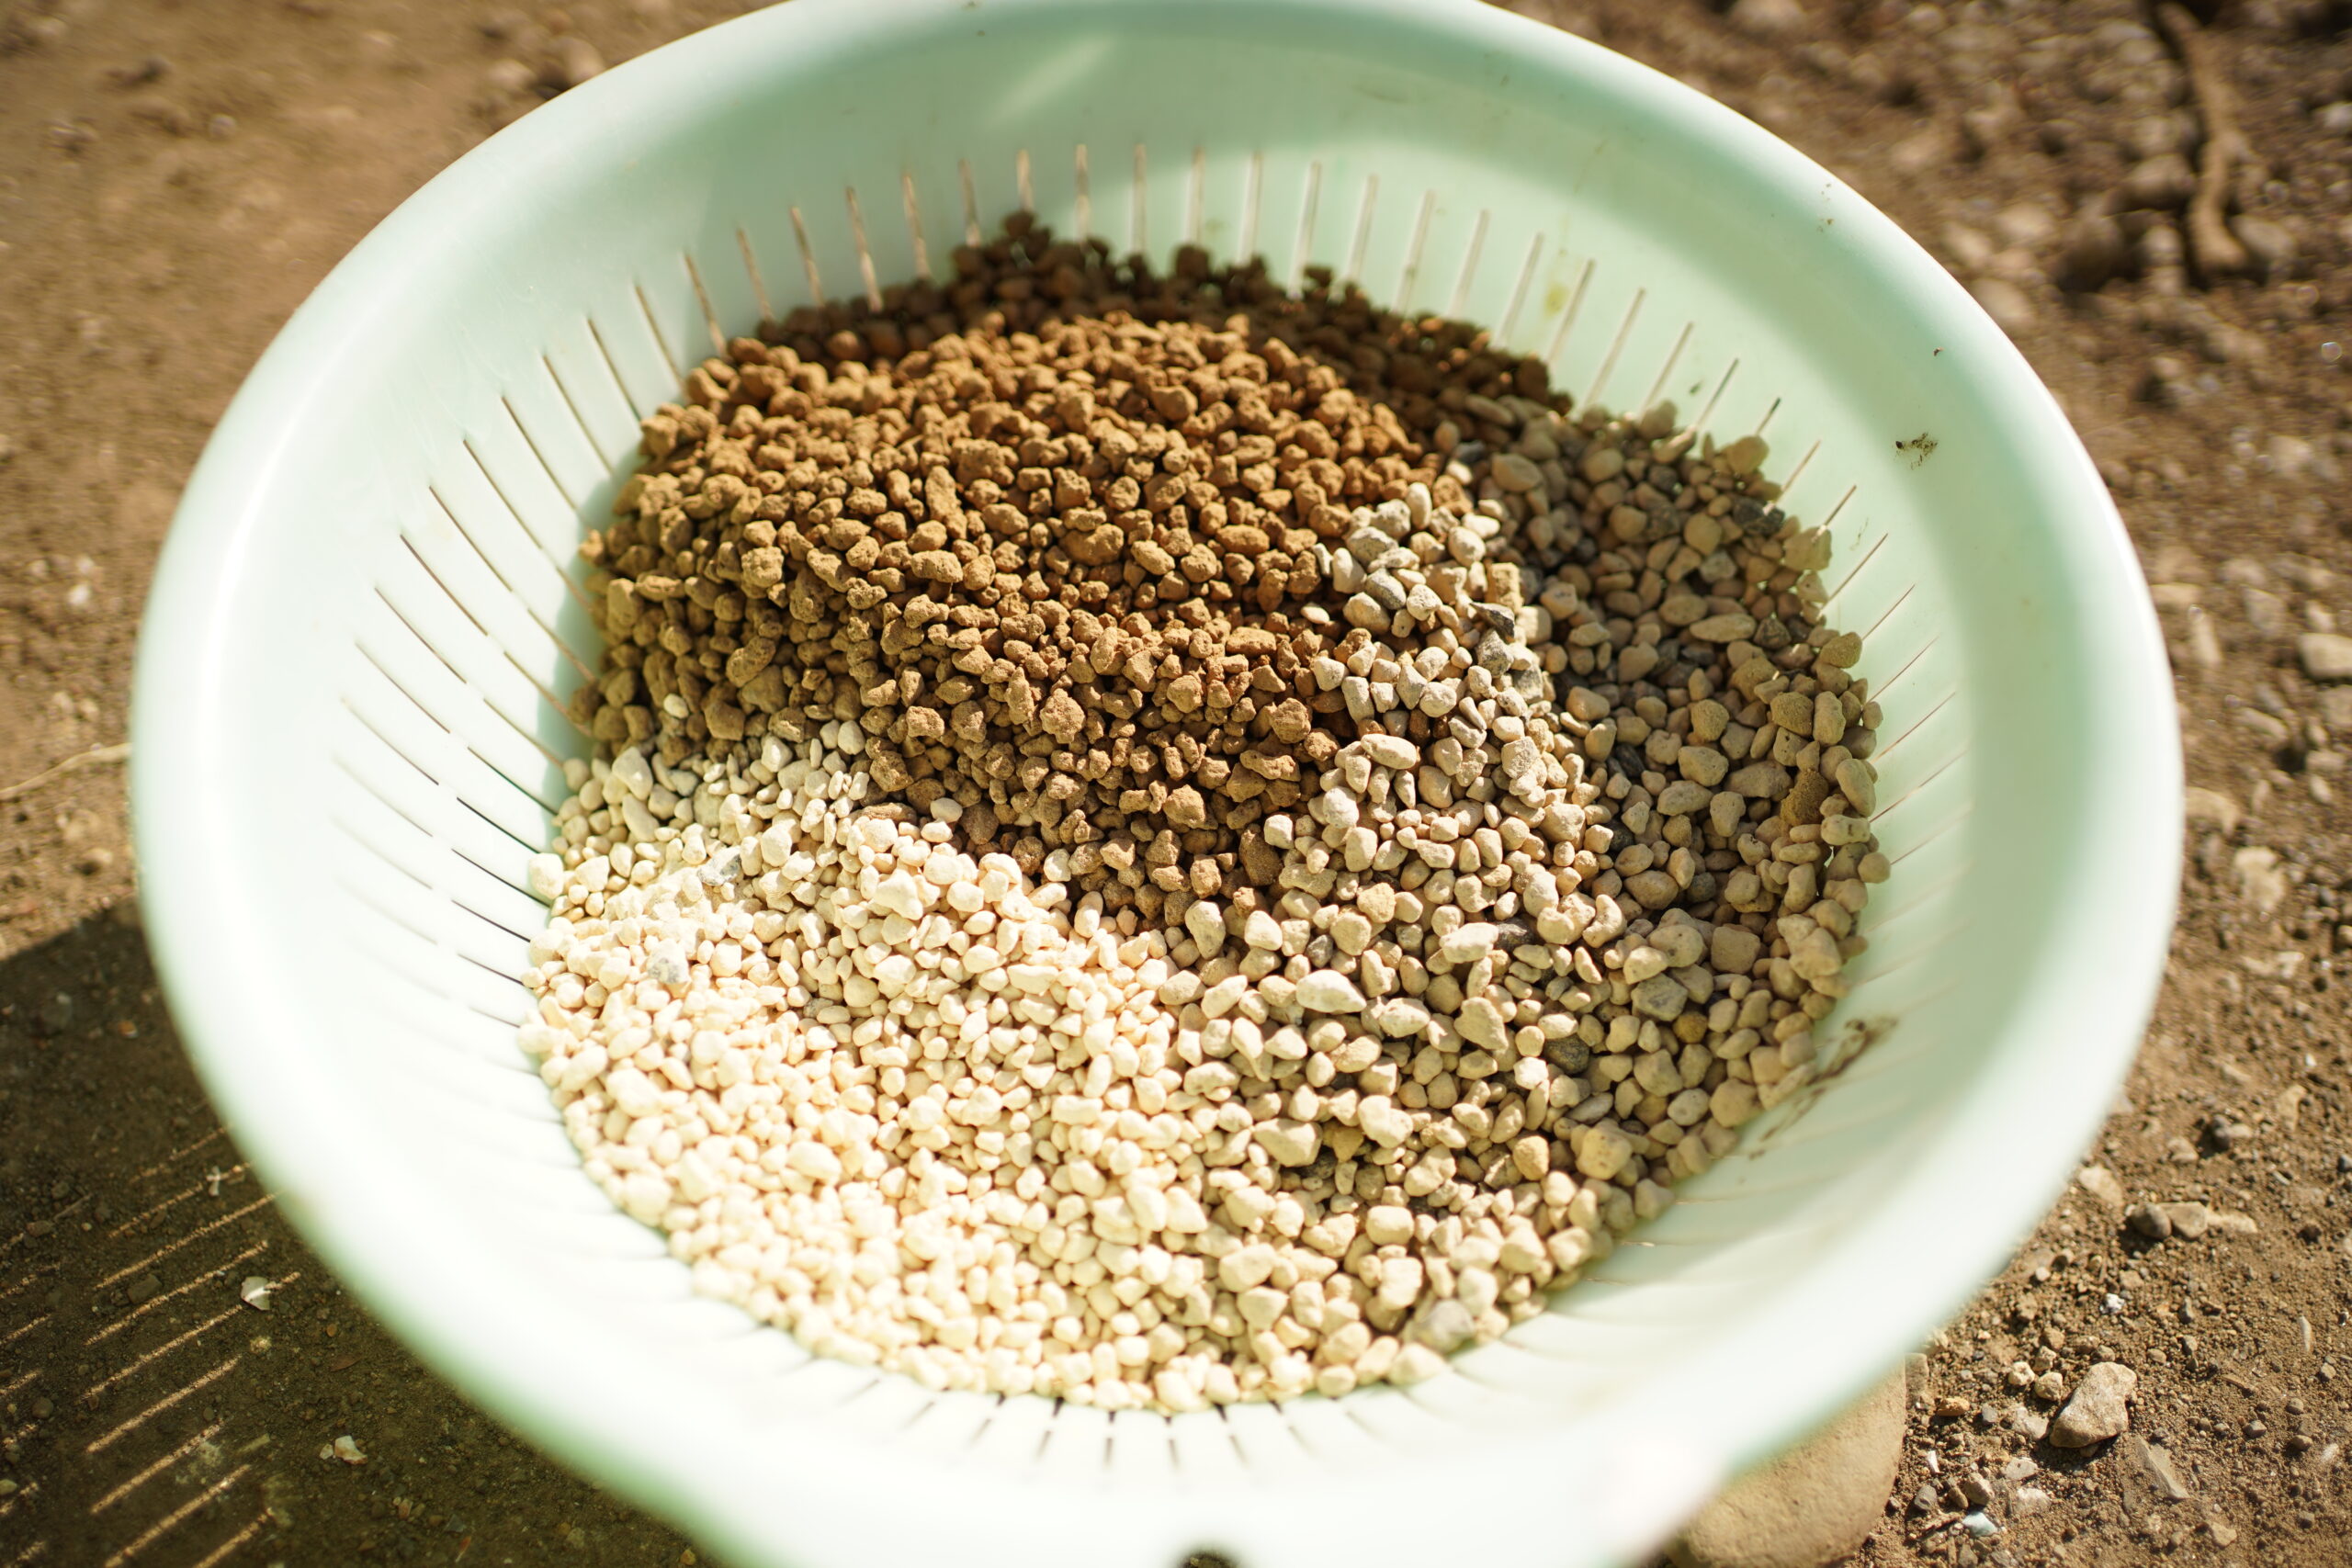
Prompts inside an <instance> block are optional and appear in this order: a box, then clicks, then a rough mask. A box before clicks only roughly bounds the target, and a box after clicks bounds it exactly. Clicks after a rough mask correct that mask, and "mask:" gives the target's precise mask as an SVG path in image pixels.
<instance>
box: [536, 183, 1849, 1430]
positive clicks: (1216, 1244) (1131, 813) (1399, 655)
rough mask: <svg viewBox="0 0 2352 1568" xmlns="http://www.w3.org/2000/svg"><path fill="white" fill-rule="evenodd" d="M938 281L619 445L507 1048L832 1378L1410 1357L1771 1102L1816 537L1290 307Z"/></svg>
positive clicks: (1720, 470) (1437, 352) (1449, 327)
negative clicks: (537, 910) (566, 788)
mask: <svg viewBox="0 0 2352 1568" xmlns="http://www.w3.org/2000/svg"><path fill="white" fill-rule="evenodd" d="M643 449H644V454H645V457H646V464H645V468H644V469H643V471H642V472H641V473H639V474H637V475H635V476H633V477H632V478H631V479H629V480H628V484H627V485H626V487H625V488H624V490H623V491H622V493H621V496H620V498H619V501H618V502H617V504H616V513H617V514H618V520H617V521H616V523H615V524H614V525H612V526H611V527H610V528H608V529H606V530H605V531H603V532H602V533H598V534H594V535H592V536H590V537H589V539H588V541H587V543H586V545H585V547H584V553H585V554H586V556H587V557H588V558H589V560H590V561H591V562H592V563H593V565H594V580H595V588H596V591H597V593H598V594H599V595H600V597H599V599H598V602H597V603H598V607H599V613H600V618H601V621H602V623H603V626H604V629H605V633H606V635H607V637H608V639H609V648H608V650H607V653H606V655H605V665H604V669H603V671H602V674H601V678H600V679H599V680H598V681H597V682H595V683H594V685H592V686H589V687H586V688H583V690H582V693H581V695H580V698H579V701H578V704H577V716H578V717H579V718H580V720H581V721H582V724H583V725H584V726H586V727H587V728H588V729H589V731H590V732H591V733H592V734H593V735H594V738H595V740H596V741H597V743H598V759H597V760H596V761H594V763H593V764H592V763H573V764H571V786H572V788H573V790H574V792H575V793H574V794H573V795H572V796H571V798H570V799H569V800H567V801H566V802H565V804H564V806H563V807H562V810H561V812H560V817H559V822H560V829H561V834H562V840H561V842H560V845H559V846H558V847H557V850H556V852H552V853H549V854H546V855H542V856H540V857H538V858H537V859H536V860H535V861H534V862H533V863H532V867H531V876H532V881H533V886H534V890H535V891H536V892H537V893H538V894H539V895H540V896H542V897H546V898H548V900H549V903H550V906H551V908H550V918H549V921H548V929H547V931H545V932H544V933H543V934H542V935H541V936H540V937H539V938H538V939H537V942H535V943H534V945H533V949H532V954H531V956H532V961H533V964H534V967H533V969H532V971H531V973H530V974H529V976H527V978H528V982H529V984H530V986H531V987H532V989H533V990H534V991H535V993H536V994H537V998H538V1016H537V1021H535V1022H533V1023H532V1024H531V1025H529V1026H528V1027H527V1028H526V1030H525V1031H524V1037H523V1043H524V1045H525V1047H526V1050H528V1051H529V1052H530V1053H531V1054H532V1055H534V1056H535V1057H537V1059H538V1060H539V1061H540V1063H541V1076H542V1077H544V1078H545V1080H546V1081H547V1082H548V1085H549V1086H550V1087H551V1088H552V1089H553V1090H554V1093H555V1098H556V1100H557V1103H558V1105H559V1106H560V1108H561V1111H562V1115H563V1119H564V1122H565V1125H566V1127H567V1128H568V1129H569V1130H570V1132H571V1135H572V1137H573V1139H574V1141H575V1142H576V1143H577V1144H578V1145H580V1147H581V1149H582V1153H583V1155H584V1156H585V1159H586V1163H587V1168H588V1169H589V1171H590V1173H591V1174H592V1175H593V1176H594V1178H595V1179H596V1180H597V1181H598V1182H599V1183H600V1184H602V1185H603V1186H604V1187H605V1189H606V1190H607V1191H609V1192H611V1193H612V1195H613V1196H614V1198H615V1199H616V1201H618V1202H619V1203H621V1204H622V1206H623V1207H625V1208H626V1209H627V1210H628V1212H629V1213H631V1214H634V1215H635V1216H637V1217H638V1218H639V1219H641V1220H643V1221H645V1222H646V1223H648V1224H656V1225H659V1226H661V1227H662V1229H663V1230H664V1231H666V1232H667V1233H668V1235H669V1237H670V1244H671V1248H672V1250H673V1252H674V1253H675V1254H676V1255H677V1256H679V1257H680V1258H684V1259H685V1260H687V1261H688V1262H690V1263H691V1264H692V1266H693V1269H694V1276H695V1282H696V1284H697V1285H698V1286H699V1287H700V1288H701V1289H703V1290H704V1291H706V1292H709V1293H711V1294H714V1295H717V1296H720V1297H723V1298H726V1299H728V1300H731V1301H735V1302H739V1303H742V1304H743V1305H744V1306H746V1307H747V1308H748V1309H749V1310H751V1311H752V1313H754V1314H757V1315H758V1316H760V1317H762V1318H764V1319H767V1320H770V1321H773V1322H776V1323H779V1324H782V1325H785V1326H786V1327H788V1328H790V1329H792V1330H793V1331H794V1332H795V1333H796V1334H797V1335H798V1336H799V1337H801V1338H802V1339H803V1340H804V1341H805V1342H806V1343H808V1344H809V1346H810V1347H811V1348H814V1349H816V1350H818V1351H820V1353H823V1354H827V1355H831V1356H837V1357H841V1358H843V1359H850V1360H855V1361H860V1362H865V1363H870V1364H879V1365H882V1366H887V1367H889V1368H892V1369H895V1370H898V1371H904V1372H907V1373H909V1374H910V1375H912V1376H915V1377H917V1378H919V1379H921V1380H922V1381H923V1382H926V1383H928V1384H930V1385H931V1386H933V1387H951V1388H970V1389H988V1390H992V1391H997V1392H1003V1393H1032V1392H1034V1393H1047V1394H1053V1395H1057V1396H1059V1397H1063V1398H1068V1399H1072V1400H1077V1401H1080V1402H1088V1403H1093V1404H1102V1405H1104V1406H1107V1407H1110V1408H1123V1407H1132V1406H1149V1407H1155V1408H1161V1409H1170V1410H1185V1409H1195V1408H1199V1407H1202V1406H1204V1405H1205V1404H1216V1403H1224V1402H1228V1401H1233V1400H1237V1399H1248V1398H1258V1397H1284V1396H1289V1395H1293V1394H1297V1393H1304V1392H1306V1391H1308V1390H1310V1389H1312V1390H1317V1391H1319V1392H1321V1393H1326V1394H1334V1395H1336V1394H1340V1393H1346V1392H1348V1391H1349V1390H1351V1389H1352V1388H1355V1387H1358V1386H1361V1385H1363V1384H1365V1383H1369V1382H1380V1381H1383V1380H1387V1381H1395V1382H1411V1381H1415V1380H1418V1379H1419V1378H1424V1377H1427V1376H1430V1375H1431V1374H1432V1373H1433V1372H1435V1371H1438V1370H1440V1369H1441V1368H1442V1365H1443V1362H1442V1356H1443V1354H1444V1353H1446V1352H1449V1351H1452V1350H1453V1349H1455V1348H1459V1347H1462V1346H1464V1345H1467V1344H1471V1343H1476V1342H1481V1341H1484V1340H1487V1339H1489V1338H1492V1337H1495V1336H1497V1335H1498V1334H1500V1333H1502V1332H1503V1331H1504V1330H1505V1329H1507V1328H1508V1327H1509V1326H1510V1324H1511V1323H1512V1322H1513V1321H1515V1320H1518V1319H1521V1318H1523V1317H1526V1316H1529V1315H1531V1314H1534V1313H1536V1312H1538V1311H1540V1310H1541V1309H1542V1304H1543V1295H1544V1292H1546V1291H1548V1290H1552V1289H1555V1288H1557V1287H1559V1286H1560V1285H1562V1284H1564V1283H1566V1281H1568V1280H1572V1279H1574V1278H1575V1277H1576V1275H1577V1272H1578V1271H1579V1270H1580V1269H1582V1268H1583V1267H1584V1266H1585V1265H1586V1264H1587V1263H1589V1262H1590V1261H1592V1260H1594V1259H1596V1258H1602V1257H1605V1256H1607V1254H1608V1253H1609V1251H1610V1250H1611V1247H1612V1246H1613V1245H1614V1238H1615V1237H1616V1236H1618V1235H1622V1234H1623V1232H1624V1231H1625V1230H1626V1229H1628V1228H1629V1227H1630V1226H1631V1225H1633V1224H1634V1223H1635V1222H1636V1221H1637V1220H1639V1219H1643V1218H1647V1217H1649V1216H1651V1215H1654V1214H1656V1213H1657V1212H1658V1211H1659V1210H1661V1209H1662V1208H1664V1207H1665V1206H1666V1205H1667V1204H1668V1202H1669V1201H1671V1193H1670V1191H1669V1184H1670V1183H1671V1182H1672V1181H1673V1180H1675V1179H1678V1178H1680V1177H1683V1176H1687V1175H1691V1174H1693V1173H1695V1172H1697V1171H1699V1170H1702V1169H1704V1168H1706V1167H1707V1166H1708V1165H1709V1164H1710V1163H1711V1162H1713V1160H1715V1159H1717V1158H1720V1157H1721V1156H1723V1155H1724V1153H1725V1152H1726V1151H1727V1150H1728V1149H1729V1148H1730V1147H1731V1146H1732V1145H1733V1144H1734V1142H1735V1141H1736V1129H1737V1128H1738V1127H1739V1126H1740V1125H1741V1124H1742V1123H1743V1122H1746V1121H1747V1120H1748V1119H1749V1118H1750V1117H1752V1116H1753V1115H1754V1114H1755V1113H1756V1112H1757V1111H1758V1109H1760V1108H1763V1107H1767V1106H1770V1105H1772V1104H1774V1103H1776V1102H1778V1101H1779V1100H1781V1099H1783V1098H1785V1097H1786V1096H1787V1095H1789V1094H1790V1093H1792V1092H1793V1090H1794V1089H1797V1088H1798V1087H1800V1086H1801V1085H1803V1084H1804V1083H1805V1082H1806V1081H1808V1080H1809V1078H1810V1077H1811V1074H1812V1071H1813V1066H1812V1064H1813V1060H1814V1028H1815V1024H1816V1023H1817V1022H1818V1021H1820V1020H1821V1019H1822V1018H1824V1017H1825V1016H1826V1014H1827V1013H1828V1012H1829V1010H1831V1008H1832V1007H1833V1006H1834V1004H1835V1002H1836V999H1837V998H1838V996H1839V995H1841V994H1842V992H1843V989H1844V987H1843V983H1842V981H1841V979H1840V971H1841V968H1842V965H1843V964H1844V963H1845V961H1846V960H1847V959H1848V958H1849V957H1851V956H1852V955H1853V954H1854V953H1858V952H1859V951H1860V948H1861V946H1862V939H1861V938H1860V937H1859V936H1857V935H1856V934H1855V931H1854V920H1855V918H1856V917H1857V916H1858V915H1859V914H1860V911H1861V909H1862V907H1863V902H1864V899H1865V897H1866V895H1867V889H1868V886H1869V885H1870V884H1871V883H1873V882H1876V881H1879V880H1882V879H1883V878H1884V876H1885V875H1886V874H1887V864H1886V862H1885V860H1884V859H1883V857H1882V856H1881V855H1880V854H1878V853H1877V852H1876V849H1875V846H1874V843H1873V840H1872V839H1871V828H1870V821H1869V818H1870V815H1871V810H1872V809H1873V806H1874V800H1873V795H1874V790H1875V784H1874V773H1873V770H1872V769H1871V764H1870V761H1869V757H1870V754H1871V748H1872V745H1873V739H1874V731H1875V728H1876V726H1877V723H1878V710H1877V707H1876V705H1874V704H1872V703H1871V701H1870V698H1869V693H1868V689H1867V687H1866V685H1865V683H1864V682H1861V681H1860V680H1857V679H1855V678H1854V677H1852V676H1851V675H1850V673H1849V671H1851V670H1852V669H1853V667H1854V666H1855V664H1856V663H1857V661H1858V660H1859V658H1860V652H1861V647H1860V640H1859V639H1858V638H1856V637H1853V636H1851V635H1838V634H1835V633H1833V632H1832V631H1830V630H1829V629H1828V628H1827V627H1826V626H1822V625H1819V624H1817V618H1816V617H1817V610H1818V605H1819V604H1820V602H1821V597H1822V592H1821V586H1820V581H1819V578H1818V575H1817V573H1818V571H1819V570H1820V569H1821V568H1822V567H1823V566H1824V565H1826V561H1827V554H1828V545H1827V538H1826V534H1825V533H1822V532H1817V531H1816V532H1807V531H1804V530H1802V529H1800V528H1798V527H1797V526H1796V525H1794V524H1793V523H1792V521H1791V520H1790V519H1789V518H1787V517H1786V516H1784V515H1783V514H1782V513H1781V512H1780V511H1779V510H1778V509H1777V508H1775V507H1774V505H1773V504H1772V502H1773V501H1774V500H1775V499H1776V497H1777V491H1776V489H1775V487H1774V486H1772V485H1771V484H1770V483H1769V482H1767V481H1765V480H1763V479H1760V478H1759V477H1758V472H1757V470H1758V466H1759V464H1760V463H1761V461H1762V459H1763V457H1764V447H1763V444H1762V443H1761V442H1760V441H1758V440H1757V439H1756V438H1754V437H1747V438H1743V439H1741V440H1738V441H1735V442H1733V443H1731V444H1730V445H1729V446H1725V447H1723V448H1721V449H1720V450H1719V449H1717V448H1716V447H1715V446H1713V443H1712V442H1711V441H1700V440H1694V438H1693V436H1692V435H1691V434H1690V433H1688V432H1681V431H1679V430H1678V426H1677V422H1676V418H1675V413H1674V411H1673V409H1672V408H1671V407H1670V406H1661V407H1659V408H1656V409H1652V410H1649V411H1646V412H1644V413H1643V414H1642V415H1641V416H1640V417H1639V418H1638V419H1637V420H1633V421H1627V420H1623V419H1617V418H1612V417H1610V416H1608V415H1606V414H1603V413H1600V412H1597V411H1593V410H1584V411H1581V412H1578V413H1577V414H1576V415H1574V416H1573V417H1572V416H1571V414H1570V412H1569V411H1568V408H1567V404H1566V399H1564V398H1558V397H1555V396H1553V395H1551V394H1550V393H1549V390H1548V388H1547V384H1546V378H1545V376H1544V371H1543V368H1542V367H1541V366H1539V365H1537V364H1536V363H1535V362H1533V361H1531V360H1525V359H1516V358H1513V357H1510V356H1509V355H1502V354H1500V353H1498V352H1496V351H1494V350H1493V349H1491V348H1490V347H1489V346H1488V344H1487V341H1486V339H1485V337H1484V336H1483V334H1482V333H1479V331H1478V330H1477V329H1476V328H1474V327H1470V326H1467V325H1464V324H1461V323H1456V322H1449V321H1434V320H1415V319H1408V318H1401V317H1397V316H1395V315H1392V314H1390V313H1387V312H1384V311H1380V310H1374V308H1373V307H1371V306H1370V305H1369V304H1368V303H1366V302H1365V301H1364V300H1363V298H1362V297H1361V296H1360V295H1358V294H1356V293H1355V292H1354V291H1353V290H1352V289H1339V288H1333V287H1332V286H1331V284H1330V282H1329V278H1328V276H1325V275H1322V274H1320V273H1311V274H1310V275H1309V287H1308V288H1307V289H1306V292H1305V293H1303V294H1301V295H1296V296H1293V295H1289V294H1286V293H1284V292H1283V291H1282V290H1280V289H1278V288H1275V287H1274V286H1273V285H1272V284H1271V283H1270V282H1269V281H1268V280H1267V279H1266V277H1265V276H1264V273H1263V271H1262V269H1261V267H1260V266H1258V265H1248V266H1242V267H1236V268H1227V269H1216V268H1212V267H1211V266H1210V265H1209V264H1208V263H1207V261H1206V259H1205V258H1204V256H1203V255H1202V254H1200V253H1198V252H1197V251H1191V250H1187V251H1182V252H1180V253H1178V255H1177V258H1176V263H1175V266H1174V270H1173V271H1172V273H1170V275H1168V276H1159V275H1156V274H1154V273H1153V272H1152V271H1150V270H1149V269H1148V267H1146V266H1145V265H1142V264H1140V263H1138V262H1134V261H1128V262H1115V261H1114V259H1113V258H1112V257H1111V256H1110V254H1109V253H1108V251H1107V249H1106V247H1104V246H1103V244H1102V243H1099V242H1087V243H1071V242H1066V241H1057V240H1056V239H1055V238H1054V237H1053V236H1052V235H1050V234H1049V233H1047V232H1046V231H1044V230H1043V229H1040V228H1038V227H1035V225H1034V224H1032V223H1031V222H1029V221H1028V220H1026V219H1025V218H1023V217H1018V216H1017V217H1016V218H1015V219H1014V220H1012V222H1010V223H1009V224H1008V225H1007V226H1006V229H1005V231H1004V232H1003V233H1002V234H1001V237H999V238H998V239H997V240H996V241H995V243H992V244H990V245H989V246H987V247H986V248H985V249H976V248H967V249H963V250H959V251H958V252H957V253H956V280H955V281H954V282H953V283H951V284H948V285H945V286H944V287H937V288H934V287H933V286H931V285H928V284H923V285H915V286H910V287H906V288H893V289H891V290H888V291H887V292H886V294H885V295H884V299H883V306H882V309H881V310H866V309H865V308H864V307H862V306H842V305H833V306H827V307H825V308H823V309H822V310H813V309H812V310H801V311H797V312H796V313H795V314H794V315H793V316H792V317H791V318H789V319H787V320H786V321H784V322H783V323H781V325H780V326H779V327H775V328H772V329H771V330H769V331H768V332H767V333H765V334H764V338H763V340H762V341H753V340H750V339H741V340H737V341H736V342H735V343H733V344H729V350H728V353H727V355H725V356H724V357H719V358H713V359H711V360H708V361H706V362H705V363H704V364H703V365H702V366H701V367H698V368H697V369H696V370H695V372H694V373H693V374H692V376H691V377H690V378H688V383H687V387H686V391H685V396H684V400H683V401H682V402H681V403H679V404H676V405H671V406H664V407H663V408H662V410H661V411H660V412H657V413H656V414H654V415H653V416H652V417H651V418H650V419H648V420H647V421H646V422H645V428H644V442H643Z"/></svg>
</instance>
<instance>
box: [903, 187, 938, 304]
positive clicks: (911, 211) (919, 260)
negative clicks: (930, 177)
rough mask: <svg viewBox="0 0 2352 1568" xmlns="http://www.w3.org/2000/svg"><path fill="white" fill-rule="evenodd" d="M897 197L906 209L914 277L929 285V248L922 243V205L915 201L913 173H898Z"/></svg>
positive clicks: (908, 240) (908, 241)
mask: <svg viewBox="0 0 2352 1568" xmlns="http://www.w3.org/2000/svg"><path fill="white" fill-rule="evenodd" d="M899 199H900V200H901V201H902V202H903V203H905V205H906V209H907V243H909V244H910V245H912V246H913V247H914V252H915V276H917V277H920V278H922V280H923V281H924V282H925V283H929V282H930V281H931V280H932V278H931V247H930V246H929V245H927V244H925V243H923V238H922V203H921V202H919V201H917V200H916V199H915V172H914V171H913V170H912V169H901V170H899Z"/></svg>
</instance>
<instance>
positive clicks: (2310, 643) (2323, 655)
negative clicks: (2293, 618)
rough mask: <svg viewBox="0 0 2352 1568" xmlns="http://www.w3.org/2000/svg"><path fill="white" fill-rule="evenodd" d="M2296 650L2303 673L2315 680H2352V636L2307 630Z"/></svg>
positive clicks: (2298, 639) (2299, 639) (2298, 640)
mask: <svg viewBox="0 0 2352 1568" xmlns="http://www.w3.org/2000/svg"><path fill="white" fill-rule="evenodd" d="M2295 651H2296V653H2297V654H2298V655H2300V656H2301V659H2302V661H2303V673H2304V674H2306V675H2308V676H2310V677H2311V678H2312V680H2314V681H2352V637H2345V636H2343V635H2342V634H2340V633H2337V632H2305V633H2304V634H2303V635H2302V636H2301V637H2299V638H2297V639H2296V643H2295Z"/></svg>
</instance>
